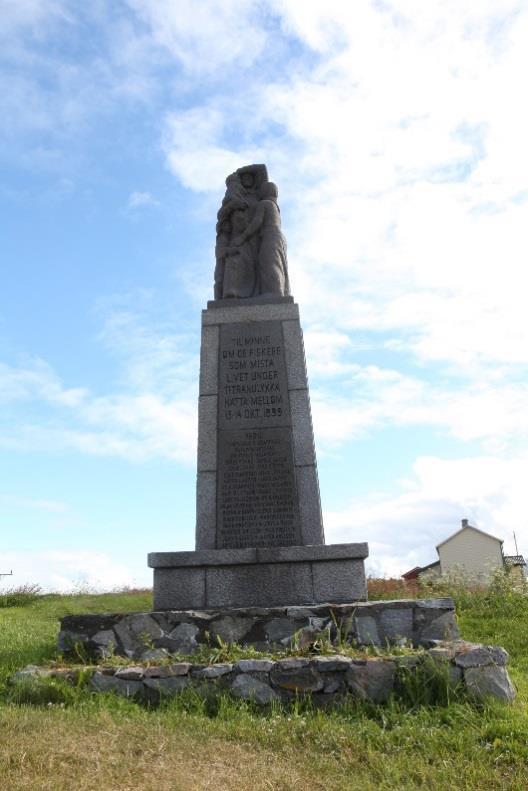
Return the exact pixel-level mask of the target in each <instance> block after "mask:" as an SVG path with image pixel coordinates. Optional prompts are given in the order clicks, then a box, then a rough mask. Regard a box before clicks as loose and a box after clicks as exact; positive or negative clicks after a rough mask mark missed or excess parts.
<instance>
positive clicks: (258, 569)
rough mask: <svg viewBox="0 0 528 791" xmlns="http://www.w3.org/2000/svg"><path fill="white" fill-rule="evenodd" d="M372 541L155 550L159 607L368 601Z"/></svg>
mask: <svg viewBox="0 0 528 791" xmlns="http://www.w3.org/2000/svg"><path fill="white" fill-rule="evenodd" d="M367 555H368V546H367V544H365V543H361V544H330V545H325V544H320V545H314V546H303V547H272V548H267V549H211V550H199V551H197V552H153V553H151V554H149V557H148V565H149V566H150V567H151V568H153V569H154V609H155V610H179V609H191V608H192V609H215V608H231V607H277V606H281V605H282V606H292V605H306V604H322V603H326V602H332V603H341V602H350V601H358V600H365V599H366V598H367V587H366V580H365V570H364V563H363V561H364V559H365V558H366V557H367Z"/></svg>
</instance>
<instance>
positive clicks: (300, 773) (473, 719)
mask: <svg viewBox="0 0 528 791" xmlns="http://www.w3.org/2000/svg"><path fill="white" fill-rule="evenodd" d="M370 587H371V590H370V595H371V598H390V597H395V596H405V595H406V596H408V595H409V592H408V591H407V590H403V589H399V590H396V584H392V585H391V584H390V583H386V582H384V583H379V582H378V583H377V582H375V581H373V582H372V583H371V586H370ZM444 592H445V591H440V592H439V593H444ZM450 592H451V593H453V594H454V596H455V599H456V601H457V610H458V612H459V621H460V626H461V630H462V634H463V636H464V637H465V638H467V639H471V640H475V641H479V642H485V643H492V644H501V645H503V646H504V647H505V648H506V649H507V650H508V651H509V652H510V656H511V659H510V665H509V671H510V675H511V677H512V680H513V682H514V684H515V685H516V687H517V690H518V695H517V700H516V701H515V703H514V704H513V705H510V706H506V705H503V704H498V703H494V704H489V705H488V704H487V705H481V706H478V707H477V706H475V705H472V704H470V703H467V702H458V703H451V704H450V705H449V706H435V707H427V706H414V707H413V706H410V705H406V706H404V705H403V704H402V703H396V702H392V703H390V704H388V705H386V706H373V705H366V704H361V703H357V702H350V704H349V705H347V706H343V707H341V708H340V709H338V710H335V711H333V712H332V713H328V712H326V713H322V712H317V711H310V710H308V709H306V708H303V707H302V706H299V707H297V708H295V709H294V710H291V711H286V710H279V709H275V710H272V711H270V712H261V711H258V710H256V709H254V708H253V707H252V706H251V705H249V704H244V703H235V702H232V701H229V700H227V699H225V700H224V699H222V700H220V701H219V702H217V703H216V704H215V705H212V704H211V703H210V702H203V701H201V700H200V699H198V698H197V696H194V697H191V696H187V697H182V698H180V699H176V700H173V701H171V702H170V703H167V704H165V705H163V706H161V707H160V708H158V709H151V710H149V709H144V708H141V707H140V706H139V705H137V704H134V703H132V702H129V701H125V700H120V699H116V698H113V697H111V696H103V695H97V696H95V695H90V693H88V692H86V691H79V692H77V691H75V690H70V689H69V688H68V690H65V689H63V688H62V687H61V686H60V685H58V687H57V689H56V694H54V695H52V694H50V695H49V696H48V697H46V696H44V697H43V698H42V699H40V700H37V699H35V700H34V702H33V703H32V704H31V705H28V704H25V705H21V704H19V703H14V702H13V696H12V690H11V688H10V687H9V684H8V683H7V679H8V677H9V675H10V674H11V673H12V672H13V671H14V670H16V669H18V668H20V667H23V666H24V665H26V664H29V663H33V664H39V663H46V662H49V661H52V660H53V659H54V658H56V648H55V641H56V636H57V631H58V619H59V618H60V617H61V616H63V615H65V614H68V613H81V612H102V611H120V612H126V611H134V610H148V609H150V607H151V598H150V595H149V593H145V592H128V593H126V592H125V593H113V594H104V595H87V594H83V595H75V596H58V595H52V596H38V597H36V598H35V600H34V601H31V602H28V603H26V604H19V605H18V606H10V607H5V606H2V600H1V598H0V788H1V789H7V790H8V791H11V789H50V790H51V789H53V790H55V789H57V790H59V789H61V790H62V789H64V790H65V791H66V790H68V791H74V790H76V789H83V790H84V789H103V791H107V789H112V790H113V789H119V790H120V791H121V789H122V790H123V791H125V790H126V791H128V789H130V790H131V791H132V789H134V790H135V789H148V790H150V789H152V790H154V789H157V791H165V789H167V791H168V790H169V789H170V790H171V791H173V790H174V791H179V789H251V791H257V790H258V789H303V790H304V789H336V791H337V790H339V789H414V788H428V789H435V790H436V789H457V790H458V789H468V791H469V790H471V791H474V790H475V789H519V790H520V789H523V791H524V789H526V788H528V717H527V699H528V650H527V649H528V629H527V626H528V597H527V596H526V594H525V593H524V592H519V591H515V590H513V589H512V588H511V586H509V585H508V584H507V583H504V581H503V582H502V583H501V584H500V585H497V586H495V588H494V589H492V590H491V591H488V592H487V593H486V592H483V591H479V590H474V591H472V592H471V591H469V592H468V591H467V590H466V589H465V588H464V586H460V585H458V586H454V588H453V589H451V590H450ZM418 593H419V592H418Z"/></svg>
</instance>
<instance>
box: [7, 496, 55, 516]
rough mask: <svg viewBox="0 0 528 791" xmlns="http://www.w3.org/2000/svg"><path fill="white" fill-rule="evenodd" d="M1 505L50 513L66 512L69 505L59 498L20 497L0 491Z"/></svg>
mask: <svg viewBox="0 0 528 791" xmlns="http://www.w3.org/2000/svg"><path fill="white" fill-rule="evenodd" d="M0 505H2V506H4V507H7V508H17V509H19V508H23V509H26V508H27V509H30V510H36V511H45V512H49V513H54V514H57V513H59V514H60V513H65V512H66V511H68V505H67V504H66V503H63V502H60V501H59V500H41V499H36V498H32V497H18V496H16V495H12V494H4V493H0Z"/></svg>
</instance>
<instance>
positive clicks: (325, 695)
mask: <svg viewBox="0 0 528 791" xmlns="http://www.w3.org/2000/svg"><path fill="white" fill-rule="evenodd" d="M428 657H429V661H431V660H432V661H434V662H435V663H438V664H439V665H440V666H442V665H443V666H444V667H445V668H446V670H447V673H448V683H450V684H451V685H452V686H453V687H454V688H455V687H457V686H460V687H462V688H465V689H466V691H468V692H470V693H471V694H472V695H473V696H474V697H475V698H477V699H483V698H486V697H488V696H491V697H494V698H498V699H501V700H505V701H511V700H513V698H514V697H515V690H514V688H513V686H512V684H511V681H510V679H509V676H508V672H507V670H506V667H505V665H506V662H507V661H508V654H507V652H506V651H505V650H504V649H503V648H500V647H496V646H483V645H478V644H473V643H466V642H463V641H454V642H444V643H440V644H438V645H437V646H435V647H434V648H432V649H429V651H427V652H423V653H421V654H414V655H413V654H407V655H401V656H395V657H387V658H380V657H375V658H374V657H368V658H363V659H359V658H351V657H348V656H341V655H337V654H335V655H329V656H319V657H316V658H306V657H288V658H285V659H280V660H278V661H274V660H272V659H241V660H239V661H238V662H235V663H231V662H225V663H218V664H214V665H199V664H192V663H190V662H175V663H173V664H165V665H158V666H156V667H143V666H139V665H138V666H129V667H121V668H115V667H113V668H110V667H102V668H98V669H96V670H95V671H94V672H93V675H92V677H91V681H90V685H91V689H92V690H93V691H94V692H115V693H117V694H118V695H122V696H124V697H128V698H133V699H135V700H137V701H138V702H150V703H158V702H159V701H160V700H161V699H162V698H166V697H171V696H174V695H176V694H178V693H179V692H181V691H182V690H183V689H185V688H187V687H195V688H197V689H198V690H200V691H201V692H202V693H203V692H205V693H206V694H207V693H209V694H210V693H212V692H221V691H226V692H229V693H230V694H232V695H234V696H235V697H237V698H244V699H250V700H254V701H255V702H256V703H257V704H259V705H267V704H270V703H272V702H273V701H283V702H287V701H289V700H291V699H293V698H295V697H296V696H298V695H299V694H301V695H307V694H309V695H310V696H311V699H312V702H313V703H314V705H316V706H319V705H321V706H325V705H328V704H330V705H331V704H332V703H335V702H339V701H340V700H342V699H343V697H344V696H346V695H351V696H353V697H355V698H360V699H363V700H371V701H373V702H375V703H384V702H385V701H387V699H388V698H389V697H390V695H391V694H392V693H393V692H395V691H397V689H398V685H399V684H400V683H401V681H402V676H403V675H405V673H413V672H416V671H417V669H418V668H419V667H420V665H421V664H423V663H424V662H426V661H427V658H428ZM75 672H76V671H75V670H72V669H61V670H45V669H43V668H36V667H31V666H30V667H28V668H26V669H25V670H22V671H19V672H18V673H16V674H15V675H14V676H13V678H12V682H15V683H16V682H17V681H23V680H24V679H27V678H31V677H33V678H34V677H39V676H62V677H63V678H65V679H66V680H68V681H70V682H72V683H74V682H75Z"/></svg>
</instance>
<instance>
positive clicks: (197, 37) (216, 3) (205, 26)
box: [127, 0, 267, 75]
mask: <svg viewBox="0 0 528 791" xmlns="http://www.w3.org/2000/svg"><path fill="white" fill-rule="evenodd" d="M127 2H128V5H129V6H130V7H131V8H132V9H133V10H134V11H135V12H136V14H137V15H138V18H139V19H141V20H142V21H143V22H144V23H146V25H147V26H148V29H149V32H150V35H151V36H152V39H153V43H154V44H155V45H157V46H159V47H162V48H163V49H165V50H167V51H168V52H169V53H170V55H171V56H172V57H174V58H176V59H178V60H179V61H181V63H182V64H183V65H184V67H185V69H186V70H187V71H188V72H190V73H193V74H196V73H198V74H208V75H215V73H217V72H218V71H220V72H222V70H223V69H225V68H226V67H230V66H232V65H233V64H237V65H238V66H240V67H247V66H249V65H251V64H252V63H253V62H254V61H256V60H257V59H258V58H259V56H260V55H261V53H262V50H263V47H264V45H265V43H266V38H267V36H266V33H265V31H264V29H263V28H262V25H261V24H258V16H259V14H258V7H257V8H256V6H255V3H253V2H251V0H178V2H177V3H174V2H172V0H127ZM256 17H257V20H255V18H256Z"/></svg>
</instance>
